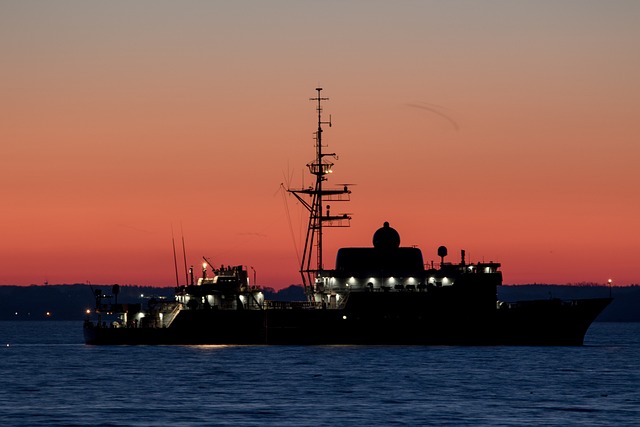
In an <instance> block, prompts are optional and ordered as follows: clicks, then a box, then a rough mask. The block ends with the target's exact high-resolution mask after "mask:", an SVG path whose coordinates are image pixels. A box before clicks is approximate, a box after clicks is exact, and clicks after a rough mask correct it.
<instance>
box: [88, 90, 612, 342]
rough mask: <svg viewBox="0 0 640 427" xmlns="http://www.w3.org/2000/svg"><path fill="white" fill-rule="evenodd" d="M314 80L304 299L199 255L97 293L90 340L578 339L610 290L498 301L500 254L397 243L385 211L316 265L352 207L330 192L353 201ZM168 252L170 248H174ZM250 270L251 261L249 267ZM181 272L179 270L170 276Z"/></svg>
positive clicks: (304, 193)
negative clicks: (168, 278)
mask: <svg viewBox="0 0 640 427" xmlns="http://www.w3.org/2000/svg"><path fill="white" fill-rule="evenodd" d="M321 91H322V88H316V92H317V95H316V96H315V97H313V98H310V100H312V101H314V102H315V108H316V112H317V129H316V130H315V132H314V139H315V144H314V145H315V157H314V159H313V160H312V161H311V162H309V163H308V164H307V167H308V169H309V172H310V173H311V175H313V177H314V185H312V186H309V187H305V188H288V189H287V190H286V191H288V192H289V193H290V194H291V195H292V196H294V197H295V199H296V200H297V201H298V202H299V203H300V204H301V205H302V206H304V208H305V209H306V210H308V212H309V216H308V225H307V231H306V238H305V243H304V250H303V253H302V257H301V262H300V270H299V272H300V275H301V279H302V286H303V288H304V291H305V299H304V300H302V301H271V300H268V299H266V298H265V292H264V289H263V288H262V287H261V286H259V285H258V284H257V283H256V282H255V274H254V278H253V279H254V280H253V282H252V281H251V278H250V275H249V272H248V271H247V269H246V267H244V266H242V265H239V266H237V265H227V266H224V265H220V266H214V265H213V264H212V263H211V262H209V260H207V259H206V258H204V257H203V258H204V260H205V262H204V263H203V267H202V274H201V277H199V278H198V279H197V280H196V279H195V277H194V269H193V267H192V268H190V269H189V272H188V274H187V282H188V283H186V284H184V285H177V286H176V288H175V295H174V298H173V299H169V300H168V299H166V298H150V299H149V300H148V301H147V303H146V304H142V303H118V298H117V297H118V294H119V287H118V285H114V286H113V288H112V290H111V294H107V293H103V291H101V290H99V289H98V290H96V291H95V292H94V297H95V309H94V310H92V312H91V313H88V317H87V319H86V320H85V322H84V327H83V331H84V338H85V342H86V344H89V345H462V346H476V345H477V346H486V345H520V346H529V345H531V346H546V345H553V346H579V345H583V343H584V337H585V334H586V332H587V330H588V328H589V326H590V325H591V323H592V322H593V321H594V320H595V319H596V317H597V316H598V315H599V314H600V313H601V312H602V311H603V310H604V309H605V307H606V306H607V305H608V304H609V303H610V302H611V300H612V298H611V296H610V295H609V297H603V298H589V299H571V300H563V299H557V298H549V299H540V300H529V301H517V302H506V301H500V300H499V299H498V287H499V286H501V285H502V272H501V270H500V268H501V264H500V263H498V262H493V261H491V262H475V263H474V262H469V261H468V260H467V259H466V255H465V251H464V250H461V251H460V258H459V260H457V261H455V262H452V261H450V260H449V258H448V256H449V255H448V250H447V248H446V247H445V246H439V247H438V248H437V254H438V257H439V258H440V262H438V263H435V262H433V261H431V262H430V263H425V260H424V258H423V254H422V250H421V249H420V248H418V247H415V246H411V247H404V246H402V245H401V239H400V234H399V233H398V232H397V231H396V230H395V229H394V228H393V227H392V226H391V224H390V223H389V222H387V221H385V222H384V223H383V224H382V226H381V227H380V228H379V229H377V230H375V232H374V233H373V238H372V246H370V247H343V248H340V249H338V250H337V253H336V258H335V266H334V267H333V268H332V269H326V268H325V267H324V259H323V247H322V246H323V240H322V237H323V232H324V228H327V227H348V226H349V225H350V220H351V215H350V214H343V213H339V214H336V213H332V212H331V208H330V206H331V205H330V203H331V204H333V203H336V202H345V201H349V198H350V194H351V188H350V185H349V184H347V185H337V186H333V187H330V186H328V185H327V181H328V178H329V174H331V172H332V168H333V166H334V164H333V161H334V159H336V158H337V156H336V154H335V153H326V152H325V151H324V149H325V148H326V145H325V143H324V142H323V131H324V130H323V127H324V126H325V125H328V126H331V116H329V119H328V120H325V118H324V117H323V105H324V104H323V102H324V101H327V100H328V98H326V97H323V96H322V92H321ZM174 254H175V249H174ZM254 273H255V272H254ZM176 276H177V275H176Z"/></svg>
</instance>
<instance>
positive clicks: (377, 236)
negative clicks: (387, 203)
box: [373, 221, 400, 250]
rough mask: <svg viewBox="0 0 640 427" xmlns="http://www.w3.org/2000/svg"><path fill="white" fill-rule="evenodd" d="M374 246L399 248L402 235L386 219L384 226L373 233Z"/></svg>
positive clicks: (378, 247)
mask: <svg viewBox="0 0 640 427" xmlns="http://www.w3.org/2000/svg"><path fill="white" fill-rule="evenodd" d="M373 247H374V248H377V249H387V250H388V249H397V248H399V247H400V235H399V234H398V232H397V231H396V230H395V229H393V228H391V227H390V226H389V223H388V222H387V221H385V223H384V225H383V226H382V228H379V229H378V230H376V232H375V233H374V234H373Z"/></svg>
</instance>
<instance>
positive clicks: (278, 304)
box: [264, 301, 323, 310]
mask: <svg viewBox="0 0 640 427" xmlns="http://www.w3.org/2000/svg"><path fill="white" fill-rule="evenodd" d="M264 305H265V308H266V309H268V310H270V309H274V310H310V309H318V308H322V307H323V306H322V303H321V302H311V301H265V302H264Z"/></svg>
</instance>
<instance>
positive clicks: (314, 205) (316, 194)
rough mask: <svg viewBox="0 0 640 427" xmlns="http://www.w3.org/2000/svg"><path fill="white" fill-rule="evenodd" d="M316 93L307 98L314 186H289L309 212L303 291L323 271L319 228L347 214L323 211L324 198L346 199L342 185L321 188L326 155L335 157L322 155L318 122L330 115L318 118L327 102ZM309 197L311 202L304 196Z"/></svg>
mask: <svg viewBox="0 0 640 427" xmlns="http://www.w3.org/2000/svg"><path fill="white" fill-rule="evenodd" d="M316 91H317V92H318V94H317V96H316V97H315V98H309V99H310V100H311V101H316V102H317V106H316V111H317V113H318V129H317V130H316V132H315V134H314V139H315V148H316V150H315V151H316V153H315V154H316V156H315V159H314V160H313V161H311V162H310V163H308V164H307V167H308V168H309V172H311V174H312V175H315V177H316V179H315V186H314V187H310V188H305V189H289V190H288V191H289V192H290V193H292V194H293V195H294V196H295V197H296V198H297V199H298V200H299V201H300V202H301V203H302V204H303V206H304V207H305V208H307V210H308V211H309V224H308V226H307V236H306V240H305V244H304V253H303V256H302V262H301V265H300V274H301V275H302V282H303V285H304V287H305V289H306V290H309V288H308V286H309V285H311V284H313V283H315V282H316V281H317V280H318V279H319V278H320V277H321V274H322V270H324V263H323V259H322V253H323V251H322V229H323V224H324V226H326V227H348V226H349V220H350V219H351V217H350V216H349V215H347V214H340V215H331V213H330V206H329V205H327V206H326V212H325V213H324V214H323V212H324V202H328V201H348V200H349V194H351V190H349V188H348V186H347V185H345V186H344V187H343V188H334V189H325V188H323V185H322V183H323V181H326V180H327V177H326V175H327V174H330V173H331V172H332V170H331V167H332V166H333V163H331V162H330V161H329V160H328V159H326V157H333V158H336V154H335V153H328V154H325V153H323V152H322V149H323V145H322V132H323V130H322V125H329V127H331V116H329V121H323V120H322V101H328V100H329V98H323V97H322V96H321V92H322V88H321V87H318V88H316ZM304 196H306V197H311V203H309V202H308V201H307V199H306V198H305V197H304ZM314 250H315V258H316V265H315V266H312V265H311V260H312V259H313V252H314Z"/></svg>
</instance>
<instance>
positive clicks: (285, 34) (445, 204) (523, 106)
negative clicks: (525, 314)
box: [0, 1, 640, 289]
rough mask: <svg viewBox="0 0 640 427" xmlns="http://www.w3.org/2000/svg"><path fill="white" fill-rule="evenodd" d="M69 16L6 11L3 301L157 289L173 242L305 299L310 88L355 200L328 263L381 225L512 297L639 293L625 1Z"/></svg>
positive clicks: (122, 9)
mask: <svg viewBox="0 0 640 427" xmlns="http://www.w3.org/2000/svg"><path fill="white" fill-rule="evenodd" d="M72 3H73V4H74V7H73V8H68V9H65V8H59V7H56V6H54V5H53V4H51V5H49V4H38V5H37V7H36V6H35V5H33V4H30V3H23V2H17V1H16V2H8V3H7V4H6V5H5V6H3V8H5V9H6V10H4V11H3V12H5V13H3V14H2V17H3V19H2V21H3V25H2V26H0V28H1V29H0V31H1V33H2V37H0V46H1V47H2V51H3V53H4V61H3V63H4V65H3V69H2V70H0V77H1V78H0V85H1V87H2V93H3V97H2V100H1V101H0V137H1V140H2V167H1V168H0V178H1V182H2V183H3V184H2V200H3V209H2V213H1V218H0V219H1V224H2V244H1V245H0V284H6V285H10V284H16V285H29V284H32V283H43V282H44V281H47V282H48V283H52V284H53V283H85V282H87V281H90V282H92V283H105V284H111V283H120V284H139V285H153V286H172V285H174V284H175V283H174V282H175V273H174V265H173V252H172V246H171V238H172V235H171V233H172V231H171V230H172V228H173V230H174V237H175V238H176V242H177V244H178V251H179V255H178V259H179V265H180V267H181V268H182V258H181V257H182V255H181V250H182V248H181V237H182V236H184V238H185V243H186V252H187V256H188V264H189V265H199V264H200V262H201V260H202V256H206V257H208V258H210V259H212V261H213V262H214V263H216V264H224V265H246V266H252V267H254V269H255V271H256V272H257V278H258V282H259V283H260V284H263V285H265V286H270V287H274V288H276V289H279V288H283V287H286V286H288V285H290V284H294V283H300V278H299V275H298V273H297V271H298V261H297V257H296V251H295V247H296V245H297V247H298V249H299V250H301V246H300V245H301V239H303V238H304V231H305V230H304V227H305V226H306V218H305V217H304V215H305V214H306V211H304V210H303V209H302V208H301V207H300V206H298V205H296V204H295V202H294V200H293V198H292V197H290V196H288V195H286V196H285V197H283V195H282V193H281V191H282V190H281V187H280V185H281V183H283V184H284V185H285V186H286V185H289V184H290V185H292V186H299V185H308V184H309V183H310V182H311V177H310V176H309V175H308V173H307V172H306V168H305V164H306V163H307V162H308V161H309V160H310V159H311V158H313V132H314V130H315V122H314V121H315V120H316V116H315V105H314V104H313V103H312V102H309V101H308V98H309V97H312V96H314V88H315V87H316V86H317V84H318V79H319V81H320V82H321V86H323V87H324V89H325V90H324V92H323V95H326V96H327V97H329V98H330V101H328V102H327V103H326V104H325V105H324V108H325V113H326V114H331V115H332V118H333V119H332V120H333V124H334V126H333V127H332V128H331V129H329V128H327V129H325V134H324V142H326V144H328V150H329V151H330V152H336V153H338V155H339V159H338V160H337V161H336V162H335V167H334V173H333V174H332V175H331V177H330V180H329V184H335V185H338V184H341V183H345V182H347V183H356V184H357V185H356V186H354V187H353V188H352V191H353V194H352V201H351V202H350V203H348V204H344V205H342V204H341V206H336V207H335V208H336V210H340V211H344V212H350V213H351V214H352V215H353V221H352V227H351V228H349V229H330V230H328V231H327V233H326V235H325V249H326V252H325V260H326V261H327V264H328V265H326V266H325V267H328V268H330V267H331V266H332V264H333V258H334V257H335V252H336V250H337V248H338V247H341V246H368V245H370V243H371V236H372V235H373V232H374V231H375V230H376V229H377V228H378V227H380V226H381V225H382V223H383V222H384V221H389V222H390V223H391V225H392V226H393V227H394V228H396V229H397V230H398V232H399V233H400V235H401V238H402V244H403V245H407V246H409V245H417V246H419V247H420V248H422V249H423V252H424V257H425V261H426V262H429V261H430V260H431V259H437V256H436V253H435V252H436V249H437V247H438V246H440V245H446V246H447V247H448V248H449V253H450V254H452V255H450V256H451V257H453V258H454V259H456V260H457V257H456V255H455V254H458V253H459V252H460V250H461V249H464V250H466V253H467V254H468V257H469V258H470V260H471V261H474V262H476V261H482V260H487V261H488V260H493V261H498V262H501V263H502V266H503V267H502V270H503V272H504V281H505V283H509V284H524V283H555V284H565V283H581V282H593V283H601V284H605V283H607V280H608V279H609V278H610V277H613V278H614V282H613V283H614V285H625V284H632V283H638V282H640V276H639V274H638V272H637V267H636V264H637V262H636V260H637V257H638V249H639V248H638V236H639V232H640V216H639V215H638V212H639V211H640V198H638V197H637V196H636V195H637V193H638V190H637V185H638V182H640V172H639V169H638V167H637V159H638V158H640V148H639V145H638V144H637V138H638V135H640V122H639V121H638V120H637V117H636V116H637V113H638V106H639V105H640V86H639V85H637V82H636V79H637V70H638V69H640V59H639V57H638V55H637V52H638V48H639V46H638V44H639V43H640V42H639V40H640V29H639V28H638V26H637V25H636V24H637V23H636V22H635V20H634V19H633V18H632V17H634V16H638V12H640V6H639V4H635V3H624V4H618V5H617V6H618V7H617V8H610V7H608V6H607V5H605V4H601V5H600V4H597V3H595V4H589V5H581V6H580V7H577V6H570V5H569V4H560V5H558V4H556V3H555V2H544V1H543V2H542V3H540V2H533V1H531V2H529V1H525V2H518V4H503V3H500V11H499V13H488V12H487V13H485V12H484V11H478V10H475V9H474V10H473V11H472V10H470V9H469V8H464V7H462V5H463V4H464V2H463V3H461V4H458V3H456V4H440V3H429V2H425V3H424V4H422V3H416V4H405V5H403V7H400V8H398V7H395V6H393V5H392V4H388V5H386V4H384V3H382V4H376V5H371V4H369V3H368V2H367V3H363V4H360V3H359V2H357V1H356V2H349V3H348V4H344V5H335V7H337V8H338V9H339V10H335V11H334V12H335V14H332V15H327V16H324V18H323V20H324V21H323V23H322V24H323V25H322V28H323V29H325V30H326V29H329V28H331V31H328V30H327V31H322V32H320V33H318V32H316V31H314V30H312V29H310V28H307V27H306V24H304V25H303V24H301V23H308V22H315V17H316V15H315V13H316V12H317V11H316V9H315V8H312V7H310V4H306V3H303V4H290V3H286V4H285V3H280V2H278V1H276V2H275V4H273V3H270V5H269V6H267V5H266V4H265V5H261V4H255V5H253V6H255V10H254V11H253V12H252V13H248V12H247V11H246V10H243V9H242V7H241V6H239V5H235V4H216V5H214V4H208V3H204V4H198V5H197V6H196V5H194V7H192V8H184V7H180V6H178V5H172V4H169V3H168V4H163V5H157V4H155V3H154V4H153V7H151V5H152V3H151V2H147V1H141V2H136V4H134V5H126V6H125V4H124V3H117V2H116V3H113V4H111V3H109V4H87V3H85V2H77V3H76V2H72ZM365 5H366V10H367V13H366V14H365V15H366V16H365V15H363V14H362V13H361V9H362V7H364V6H365ZM285 6H286V7H287V8H288V13H287V14H282V13H278V12H277V11H278V7H285ZM143 17H144V18H143ZM266 18H268V19H266ZM267 22H268V25H267ZM594 23H597V25H594ZM381 28H384V29H385V31H382V32H381ZM542 28H544V31H543V30H542ZM319 46H323V47H325V48H326V50H325V49H324V48H323V49H320V53H319V50H318V47H319ZM285 201H286V202H287V204H286V205H285V203H284V202H285ZM287 213H288V214H287ZM289 219H290V221H289ZM181 228H182V230H183V232H184V234H182V232H180V231H179V230H180V229H181ZM180 276H181V277H182V274H181V275H180Z"/></svg>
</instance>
